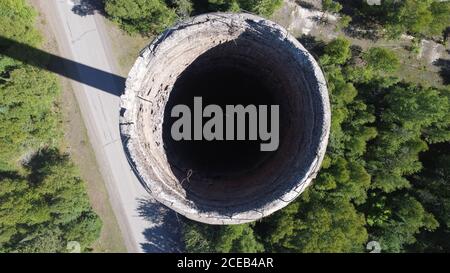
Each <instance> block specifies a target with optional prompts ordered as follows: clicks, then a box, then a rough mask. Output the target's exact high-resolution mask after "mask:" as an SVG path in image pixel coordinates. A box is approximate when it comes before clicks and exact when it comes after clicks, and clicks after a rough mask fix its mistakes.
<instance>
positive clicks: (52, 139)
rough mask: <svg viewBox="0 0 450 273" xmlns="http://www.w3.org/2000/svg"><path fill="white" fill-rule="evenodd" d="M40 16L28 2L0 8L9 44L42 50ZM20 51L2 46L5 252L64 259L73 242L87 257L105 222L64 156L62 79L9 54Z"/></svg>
mask: <svg viewBox="0 0 450 273" xmlns="http://www.w3.org/2000/svg"><path fill="white" fill-rule="evenodd" d="M35 17H36V13H35V12H34V10H33V9H32V8H31V7H29V6H28V5H27V4H26V1H25V0H5V1H1V2H0V32H1V33H2V35H3V36H4V37H6V38H10V39H13V40H15V41H18V42H21V43H25V44H28V45H30V46H33V47H39V46H40V43H41V41H42V37H41V36H40V34H39V32H38V31H37V30H36V29H35V28H34V20H35ZM13 50H17V49H16V48H14V46H11V45H6V44H0V252H64V251H66V246H67V243H68V242H70V241H77V242H79V243H80V247H81V250H88V249H89V248H90V246H91V245H92V243H93V241H94V240H95V239H96V238H97V237H98V235H99V231H100V228H101V222H100V220H99V218H98V217H97V215H96V214H95V213H94V212H93V211H92V208H91V206H90V204H89V199H88V197H87V195H86V192H85V188H84V182H83V181H82V180H81V179H80V178H79V175H78V173H77V170H76V168H75V167H74V165H73V163H72V162H71V161H70V158H69V156H67V155H65V154H63V153H62V152H61V151H60V150H59V146H60V144H61V142H62V129H61V113H60V109H59V94H60V87H59V84H58V81H57V78H56V77H55V76H54V75H51V74H50V73H49V72H46V71H44V70H42V69H39V68H36V67H32V66H30V65H27V64H24V63H21V62H19V61H17V60H14V59H11V58H9V57H7V55H4V53H6V52H8V51H13ZM23 54H26V53H23ZM8 55H9V54H8ZM27 57H28V58H42V56H27ZM39 61H40V62H41V61H43V60H42V59H41V60H39Z"/></svg>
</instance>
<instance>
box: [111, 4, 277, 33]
mask: <svg viewBox="0 0 450 273" xmlns="http://www.w3.org/2000/svg"><path fill="white" fill-rule="evenodd" d="M282 3H283V1H282V0H207V1H202V0H167V1H164V0H150V1H149V0H137V1H130V0H105V11H106V14H107V15H108V16H109V17H110V18H111V19H112V20H113V21H115V22H117V23H118V24H119V25H120V26H121V27H122V29H124V30H126V31H127V32H129V33H140V34H142V35H145V36H150V35H152V34H155V33H159V32H161V31H163V30H164V29H166V28H168V27H170V26H172V25H173V23H174V22H175V21H177V20H179V19H182V18H184V17H187V16H189V15H194V14H199V13H205V12H211V11H240V10H244V11H248V12H253V13H256V14H260V15H263V16H270V15H271V14H272V13H273V12H274V11H275V10H276V9H277V8H279V7H280V6H281V4H282Z"/></svg>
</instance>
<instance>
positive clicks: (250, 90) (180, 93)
mask: <svg viewBox="0 0 450 273" xmlns="http://www.w3.org/2000/svg"><path fill="white" fill-rule="evenodd" d="M221 51H222V50H220V49H219V48H215V49H212V50H210V51H209V52H208V53H207V54H205V55H204V56H202V57H200V58H198V59H197V60H196V61H195V62H194V63H192V64H191V65H190V66H188V67H187V68H186V69H185V70H184V72H183V73H182V74H181V75H180V76H179V77H178V79H177V80H176V82H175V84H174V86H173V89H172V91H171V93H170V96H169V100H168V103H167V105H166V107H165V112H164V123H163V139H164V147H165V149H166V153H167V157H168V161H169V163H170V165H171V166H172V168H176V169H177V170H178V171H182V172H185V171H186V170H193V171H195V172H196V173H201V174H202V176H203V177H210V178H213V177H217V176H221V175H227V176H230V175H232V174H239V173H243V172H245V171H248V170H251V169H254V168H257V167H258V166H259V165H260V164H262V163H263V162H264V161H265V160H266V159H267V158H269V157H270V155H271V154H272V153H275V152H276V151H272V152H267V151H261V144H262V143H264V142H263V141H261V140H260V139H259V137H258V140H249V139H248V136H249V132H248V124H249V122H250V120H249V116H248V115H246V121H245V122H246V124H247V128H246V129H247V131H246V140H236V138H235V140H225V139H224V140H212V141H208V140H204V139H203V140H181V141H175V140H173V138H172V136H171V128H172V125H173V123H174V122H175V121H176V120H178V118H177V117H171V110H172V109H173V107H174V106H176V105H179V104H183V105H187V106H188V107H189V109H191V128H194V97H200V98H202V110H203V109H204V107H206V106H207V105H211V104H214V105H218V106H220V108H221V109H222V110H223V116H224V119H223V136H224V138H225V136H226V132H227V128H226V122H225V116H226V114H227V113H226V105H233V106H236V105H242V106H244V107H246V106H248V105H255V106H256V107H257V108H258V106H259V105H268V106H270V105H275V104H277V100H276V97H275V92H276V90H274V86H271V85H270V84H267V82H268V79H267V78H266V76H267V75H266V73H263V72H262V71H260V70H259V69H258V67H257V66H254V65H252V64H249V63H247V65H244V66H240V65H239V63H241V62H242V61H243V60H239V59H238V58H237V57H236V56H232V55H230V56H229V57H219V58H215V57H217V56H216V55H215V54H214V53H215V52H216V53H217V52H221ZM221 55H222V54H221ZM246 67H247V68H246ZM269 109H270V108H269ZM258 114H259V113H258ZM269 117H270V112H269ZM210 119H211V118H209V117H206V118H202V124H205V122H207V121H208V120H210ZM234 125H235V127H234V132H235V136H236V130H237V127H236V125H237V122H236V120H235V124H234ZM270 129H271V128H270V127H269V130H270ZM192 136H193V131H192Z"/></svg>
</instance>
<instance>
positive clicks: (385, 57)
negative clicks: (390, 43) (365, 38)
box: [363, 47, 400, 72]
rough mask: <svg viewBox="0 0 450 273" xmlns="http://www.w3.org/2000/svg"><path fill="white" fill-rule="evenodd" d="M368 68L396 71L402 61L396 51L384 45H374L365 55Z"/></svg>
mask: <svg viewBox="0 0 450 273" xmlns="http://www.w3.org/2000/svg"><path fill="white" fill-rule="evenodd" d="M363 59H364V61H366V63H367V66H368V68H370V69H373V70H375V71H378V72H394V71H396V70H397V69H398V67H399V65H400V61H399V59H398V58H397V55H395V52H393V51H391V50H389V49H387V48H382V47H372V48H370V49H369V50H368V51H367V52H365V53H364V55H363Z"/></svg>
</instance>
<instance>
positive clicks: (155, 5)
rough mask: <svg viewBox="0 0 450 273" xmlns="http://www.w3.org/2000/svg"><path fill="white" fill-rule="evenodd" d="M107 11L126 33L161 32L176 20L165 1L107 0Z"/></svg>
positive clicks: (172, 10) (145, 33)
mask: <svg viewBox="0 0 450 273" xmlns="http://www.w3.org/2000/svg"><path fill="white" fill-rule="evenodd" d="M105 11H106V13H107V14H108V15H109V16H110V17H111V18H112V19H113V20H114V21H116V22H117V23H119V24H120V25H121V26H122V28H123V29H125V30H126V31H128V32H130V33H133V32H139V33H141V34H143V35H151V34H154V33H158V32H161V31H162V30H164V29H165V28H167V27H169V26H171V25H172V24H173V23H174V21H175V19H176V12H175V10H174V9H170V8H169V7H167V5H166V3H165V2H164V1H163V0H136V1H129V0H106V1H105Z"/></svg>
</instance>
